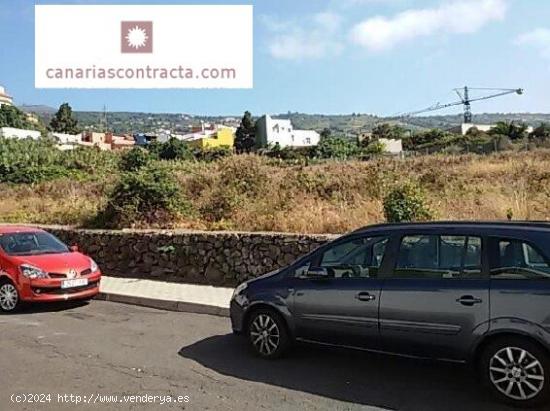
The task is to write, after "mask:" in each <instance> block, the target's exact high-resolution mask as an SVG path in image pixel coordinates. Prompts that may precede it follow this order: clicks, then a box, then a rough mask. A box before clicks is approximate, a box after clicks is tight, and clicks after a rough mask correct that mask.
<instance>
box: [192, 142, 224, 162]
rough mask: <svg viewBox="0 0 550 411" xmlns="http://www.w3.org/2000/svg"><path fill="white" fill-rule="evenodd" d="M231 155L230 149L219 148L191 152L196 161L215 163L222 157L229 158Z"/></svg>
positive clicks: (199, 149) (198, 149)
mask: <svg viewBox="0 0 550 411" xmlns="http://www.w3.org/2000/svg"><path fill="white" fill-rule="evenodd" d="M232 155H233V150H232V149H231V147H227V146H221V147H211V148H197V149H195V150H194V151H193V156H194V157H195V158H196V159H197V160H198V161H206V162H210V161H215V160H219V159H221V158H224V157H229V156H232Z"/></svg>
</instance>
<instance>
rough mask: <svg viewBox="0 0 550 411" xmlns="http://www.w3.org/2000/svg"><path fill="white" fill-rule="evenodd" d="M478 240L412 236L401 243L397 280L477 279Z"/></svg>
mask: <svg viewBox="0 0 550 411" xmlns="http://www.w3.org/2000/svg"><path fill="white" fill-rule="evenodd" d="M480 276H481V238H479V237H468V236H452V235H441V236H440V235H413V236H406V237H404V238H403V239H402V240H401V245H400V247H399V255H398V258H397V266H396V269H395V277H397V278H479V277H480Z"/></svg>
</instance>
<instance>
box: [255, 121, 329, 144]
mask: <svg viewBox="0 0 550 411" xmlns="http://www.w3.org/2000/svg"><path fill="white" fill-rule="evenodd" d="M320 138H321V136H320V135H319V133H317V132H316V131H314V130H295V129H294V127H293V126H292V123H291V122H290V120H284V119H275V118H272V117H271V116H269V115H264V116H262V117H260V118H259V119H258V121H256V145H257V146H258V147H269V146H274V145H276V144H279V146H280V147H307V146H316V145H317V144H319V140H320Z"/></svg>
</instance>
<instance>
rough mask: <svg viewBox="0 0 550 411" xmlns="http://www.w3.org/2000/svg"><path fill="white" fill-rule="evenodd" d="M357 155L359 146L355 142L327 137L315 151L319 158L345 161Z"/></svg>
mask: <svg viewBox="0 0 550 411" xmlns="http://www.w3.org/2000/svg"><path fill="white" fill-rule="evenodd" d="M358 154H359V146H358V145H357V143H356V142H355V141H352V140H350V139H346V138H343V137H328V138H324V139H322V140H321V141H320V142H319V144H318V145H317V148H316V150H315V156H316V157H319V158H333V159H339V160H346V159H348V158H352V157H354V156H356V155H358Z"/></svg>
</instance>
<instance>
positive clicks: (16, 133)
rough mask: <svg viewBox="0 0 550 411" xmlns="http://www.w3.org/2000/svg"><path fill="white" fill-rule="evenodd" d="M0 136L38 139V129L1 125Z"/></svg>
mask: <svg viewBox="0 0 550 411" xmlns="http://www.w3.org/2000/svg"><path fill="white" fill-rule="evenodd" d="M0 137H4V138H18V139H24V138H32V139H33V140H38V139H39V138H40V131H36V130H23V129H20V128H11V127H1V128H0Z"/></svg>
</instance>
